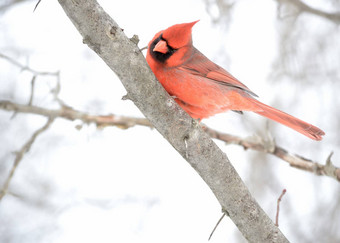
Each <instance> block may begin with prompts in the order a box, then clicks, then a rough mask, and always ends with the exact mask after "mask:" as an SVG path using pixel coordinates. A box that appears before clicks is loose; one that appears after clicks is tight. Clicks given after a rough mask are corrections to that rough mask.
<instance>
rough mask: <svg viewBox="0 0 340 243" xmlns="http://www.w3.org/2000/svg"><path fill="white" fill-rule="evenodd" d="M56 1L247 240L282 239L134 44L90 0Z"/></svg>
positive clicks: (214, 145) (279, 240)
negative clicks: (204, 183) (163, 86)
mask: <svg viewBox="0 0 340 243" xmlns="http://www.w3.org/2000/svg"><path fill="white" fill-rule="evenodd" d="M59 3H60V5H61V6H62V7H63V9H64V11H65V12H66V14H67V16H68V17H69V18H70V20H71V21H72V22H73V24H74V25H75V27H76V28H77V29H78V31H79V33H80V34H81V35H82V37H83V42H84V43H86V44H87V45H88V46H89V47H90V48H91V49H92V50H94V51H95V52H96V53H97V54H98V55H99V56H100V57H101V58H102V59H103V61H104V62H105V63H106V64H107V65H108V66H109V67H110V68H111V69H112V70H113V71H114V72H115V73H116V74H117V75H118V77H119V78H120V80H121V82H122V83H123V85H124V86H125V88H126V90H127V92H128V94H127V97H128V98H129V99H131V100H132V101H133V102H134V103H135V105H136V106H137V107H138V108H139V109H140V110H141V112H142V113H143V114H144V115H145V117H147V118H148V119H149V120H150V122H151V123H152V124H153V125H154V127H155V128H156V129H157V130H158V131H159V132H160V133H161V134H162V135H163V136H164V137H165V138H166V139H167V140H168V141H169V143H170V144H171V145H172V146H173V147H174V148H175V149H176V150H177V151H178V152H179V153H180V154H181V155H182V156H183V158H185V159H186V160H187V161H188V162H189V163H190V165H191V166H192V167H193V168H194V169H195V170H196V171H197V172H198V174H199V175H200V176H201V177H202V178H203V180H204V181H205V182H206V183H207V184H208V186H209V187H210V189H211V190H212V191H213V193H214V194H215V196H216V198H217V199H218V201H219V202H220V204H221V207H222V208H223V210H225V211H227V212H228V213H229V215H230V218H231V219H232V220H233V221H234V223H235V224H236V225H237V227H238V229H239V230H240V231H241V232H242V234H243V235H244V237H245V238H246V239H247V240H248V241H250V242H274V240H275V241H276V242H287V239H286V238H285V237H284V235H283V234H282V233H281V232H280V230H279V229H278V228H277V227H275V225H274V223H273V222H272V220H271V219H270V218H269V217H268V216H267V215H266V214H265V212H264V211H263V210H262V209H261V208H260V207H259V205H258V204H257V202H256V201H255V200H254V198H253V197H252V196H251V195H250V193H249V191H248V189H247V188H246V186H245V185H244V183H243V182H242V180H241V178H240V177H239V176H238V174H237V172H236V171H235V169H234V168H233V166H232V165H231V163H230V162H229V160H228V158H227V156H226V155H225V154H224V153H223V152H222V151H221V150H220V149H219V148H218V147H217V146H216V144H215V143H214V142H213V141H212V140H211V139H210V137H209V135H208V134H206V133H205V132H204V131H203V130H202V129H201V128H200V126H198V125H197V123H196V122H195V121H194V120H193V119H191V118H190V117H189V116H188V114H186V113H185V112H184V111H183V110H181V109H180V108H179V107H178V105H177V104H176V103H175V102H174V101H173V99H172V98H171V97H170V96H169V95H168V94H167V93H166V91H165V90H164V89H163V88H162V86H161V85H160V84H159V82H157V80H156V79H155V77H154V75H153V73H152V72H151V70H150V68H149V67H148V65H147V63H146V61H145V58H144V57H143V55H142V53H141V52H140V51H139V48H138V47H137V46H136V44H135V43H133V42H132V41H131V40H130V39H128V38H127V37H126V36H125V34H124V33H123V31H122V29H121V28H120V27H119V26H118V25H117V23H115V22H114V21H113V20H112V19H111V18H110V16H108V15H107V13H106V12H105V11H104V10H103V9H102V8H101V7H100V6H99V5H98V3H97V2H96V1H94V0H73V1H69V0H59Z"/></svg>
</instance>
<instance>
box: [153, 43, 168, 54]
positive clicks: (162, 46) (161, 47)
mask: <svg viewBox="0 0 340 243" xmlns="http://www.w3.org/2000/svg"><path fill="white" fill-rule="evenodd" d="M153 51H157V52H160V53H163V54H165V53H167V52H168V51H169V49H168V44H167V43H166V41H164V40H160V41H159V42H158V43H157V45H156V46H155V48H153Z"/></svg>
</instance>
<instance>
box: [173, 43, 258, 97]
mask: <svg viewBox="0 0 340 243" xmlns="http://www.w3.org/2000/svg"><path fill="white" fill-rule="evenodd" d="M179 69H181V70H184V71H186V72H188V73H191V74H193V75H199V76H202V77H205V78H207V80H211V81H212V82H215V83H218V84H220V85H225V86H229V87H233V88H237V89H241V90H243V91H245V92H247V93H249V94H251V95H253V96H256V97H257V95H256V94H255V93H254V92H252V91H251V90H250V89H249V88H248V87H247V86H245V85H244V84H243V83H241V82H240V81H238V80H237V79H236V78H234V77H233V76H232V75H231V74H230V73H228V72H227V71H226V70H224V69H223V68H221V67H220V66H218V65H217V64H215V63H213V62H212V61H210V60H209V59H208V58H207V57H206V56H204V55H203V54H202V53H201V52H199V51H198V50H197V49H195V50H194V54H193V56H192V58H191V59H190V60H189V62H187V63H185V64H183V65H182V66H181V67H179Z"/></svg>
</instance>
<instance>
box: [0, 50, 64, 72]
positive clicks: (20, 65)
mask: <svg viewBox="0 0 340 243" xmlns="http://www.w3.org/2000/svg"><path fill="white" fill-rule="evenodd" d="M0 58H3V59H5V60H7V61H8V62H10V63H12V64H13V65H14V66H17V67H19V68H20V69H21V71H25V70H27V71H29V72H31V73H32V74H34V75H52V76H55V75H57V74H58V72H59V71H57V72H41V71H37V70H34V69H32V68H30V67H29V66H27V65H23V64H21V63H20V62H17V61H16V60H14V59H13V58H11V57H9V56H6V55H5V54H2V53H0Z"/></svg>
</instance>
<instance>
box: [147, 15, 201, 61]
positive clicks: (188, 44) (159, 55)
mask: <svg viewBox="0 0 340 243" xmlns="http://www.w3.org/2000/svg"><path fill="white" fill-rule="evenodd" d="M198 21H199V20H197V21H194V22H191V23H184V24H176V25H173V26H171V27H169V28H167V29H165V30H163V31H160V32H158V33H157V34H156V35H155V36H154V38H153V39H152V40H151V41H150V43H149V50H148V52H149V54H150V55H151V56H152V57H153V58H154V59H155V61H157V62H159V63H163V64H164V65H166V66H169V67H170V66H177V65H180V64H182V63H183V61H184V59H185V58H186V57H187V56H188V55H190V50H192V36H191V29H192V27H193V26H194V25H195V24H196V23H197V22H198Z"/></svg>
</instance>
